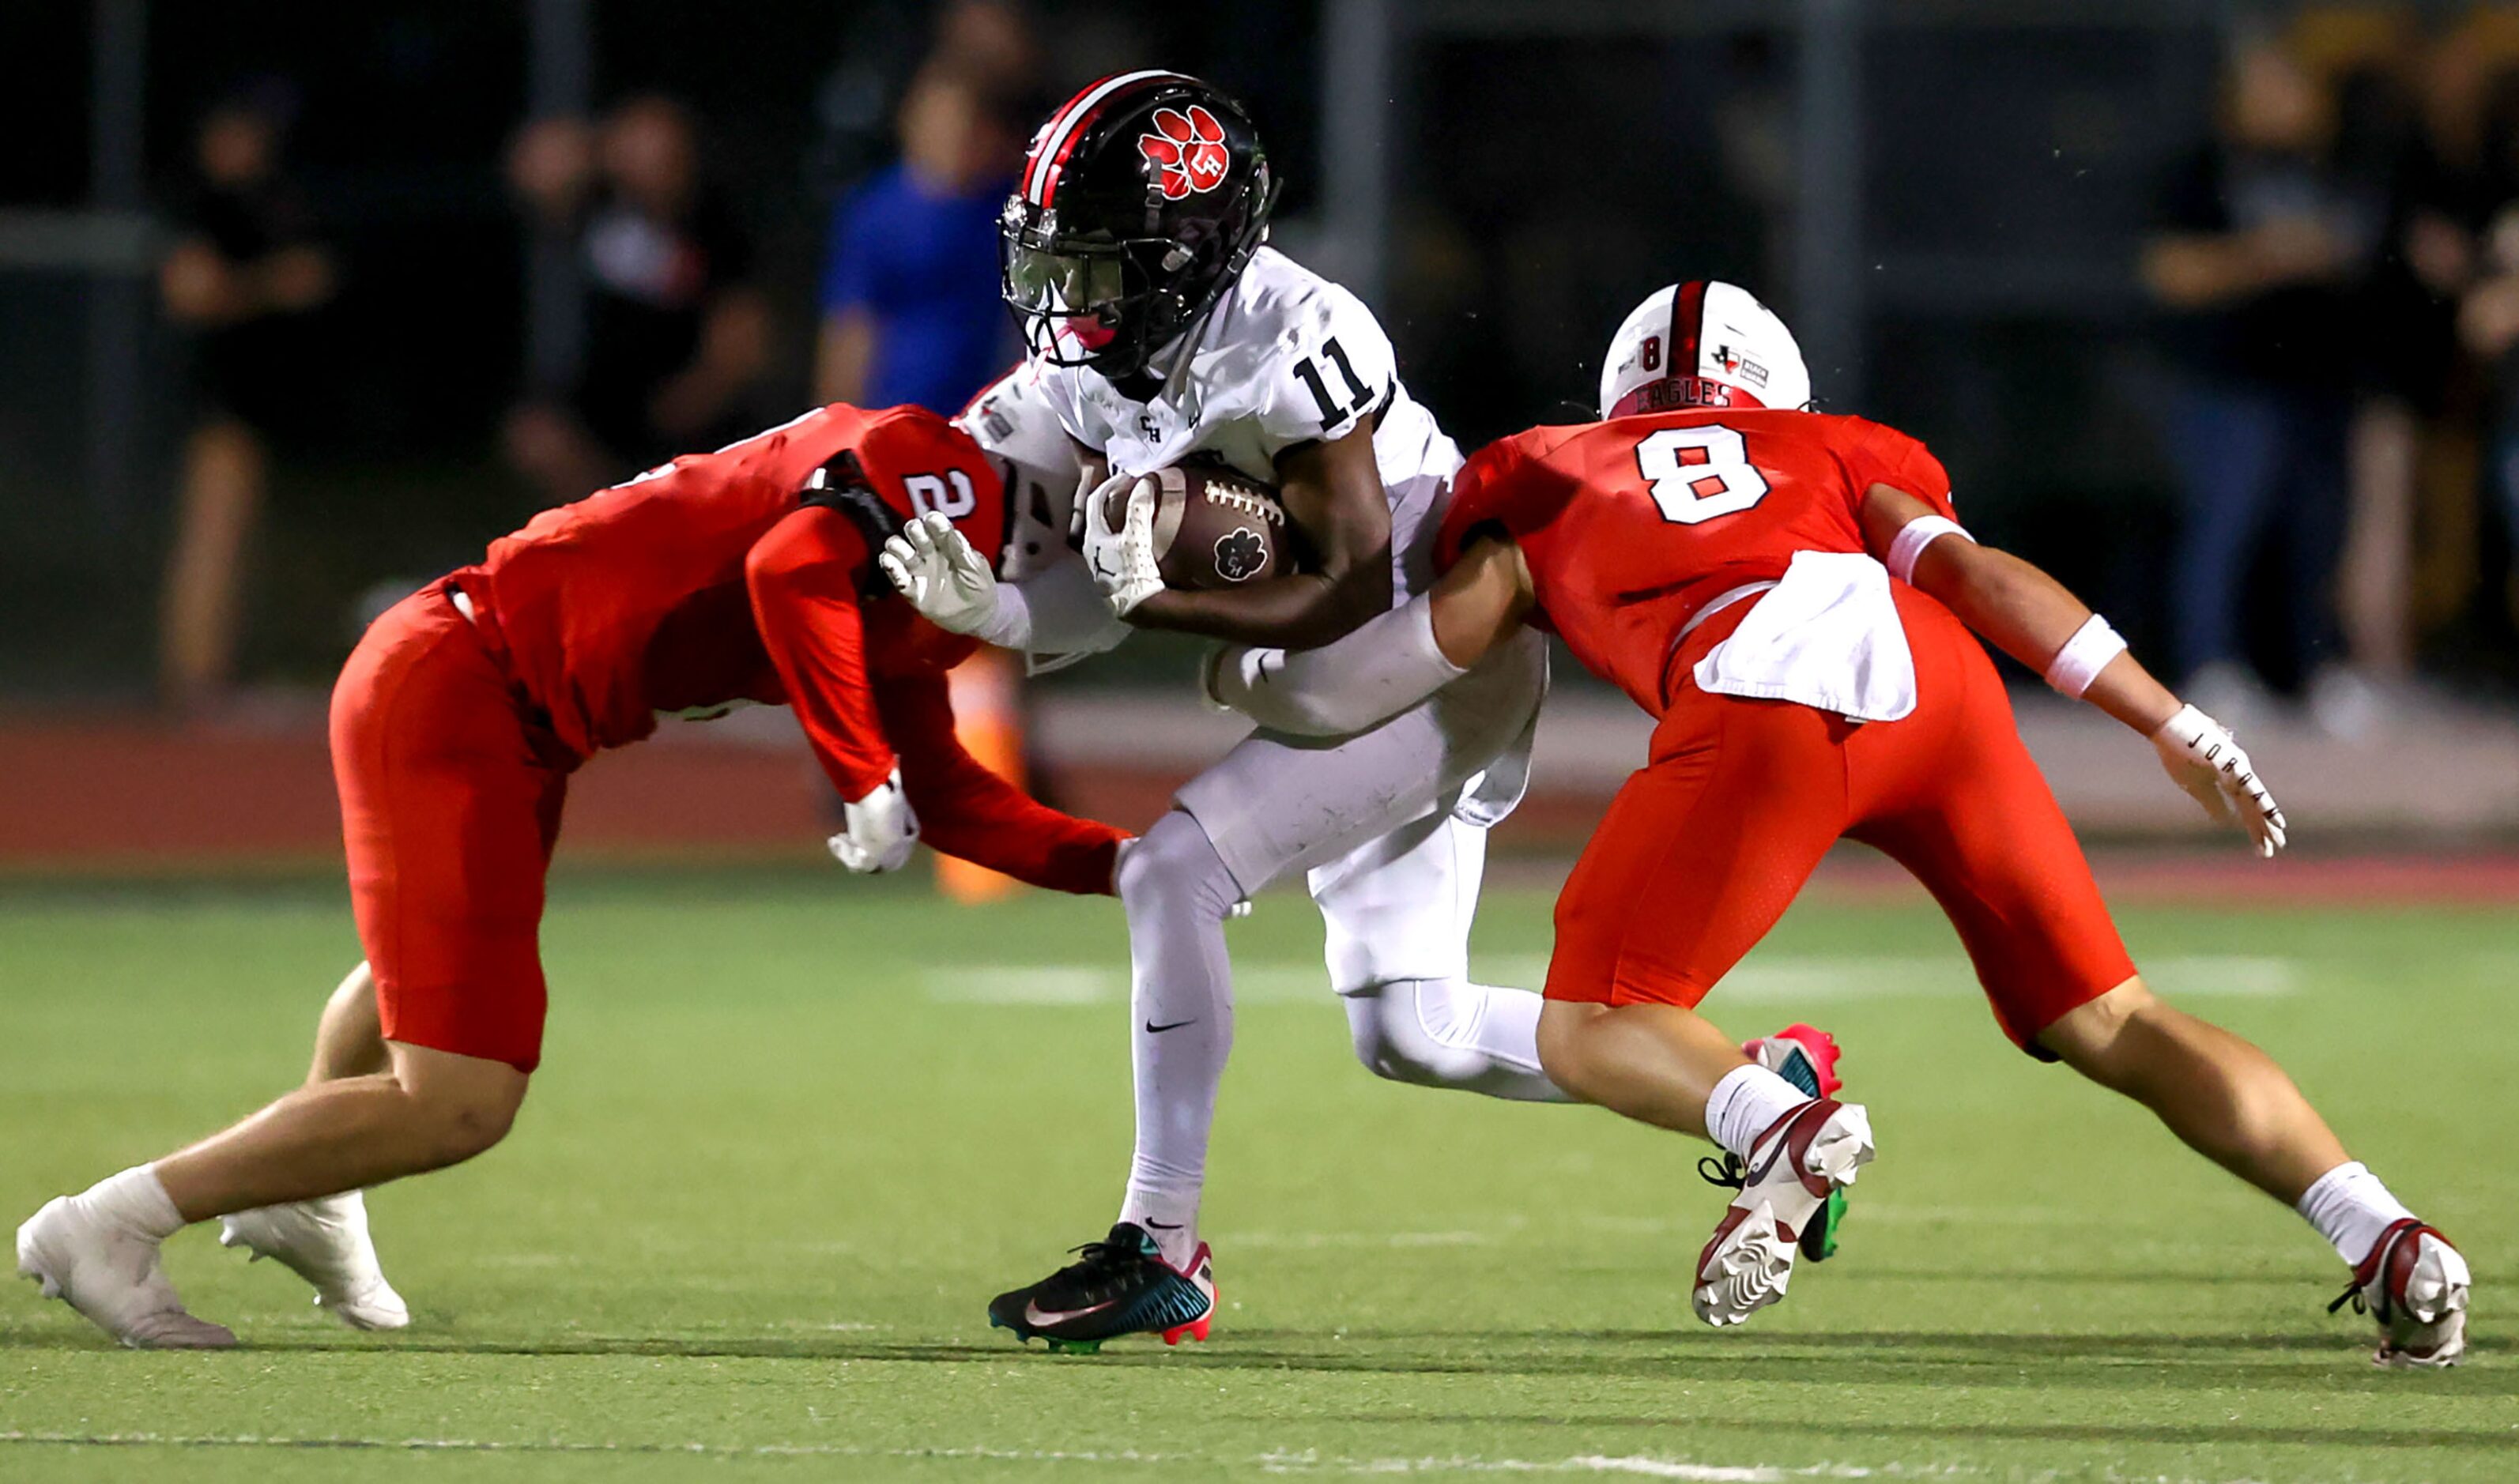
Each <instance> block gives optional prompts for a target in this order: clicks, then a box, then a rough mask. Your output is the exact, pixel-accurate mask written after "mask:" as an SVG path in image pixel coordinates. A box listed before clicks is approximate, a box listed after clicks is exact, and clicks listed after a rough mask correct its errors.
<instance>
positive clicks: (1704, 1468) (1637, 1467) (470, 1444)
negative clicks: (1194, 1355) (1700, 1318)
mask: <svg viewBox="0 0 2519 1484" xmlns="http://www.w3.org/2000/svg"><path fill="white" fill-rule="evenodd" d="M9 1443H20V1444H53V1445H57V1446H62V1447H75V1448H152V1447H155V1448H284V1449H304V1450H313V1451H321V1450H327V1449H338V1450H341V1451H344V1452H376V1453H515V1454H658V1455H685V1456H691V1457H700V1458H719V1459H740V1458H759V1459H780V1458H830V1459H901V1460H911V1459H940V1460H966V1461H969V1462H1007V1463H1146V1464H1167V1463H1169V1464H1178V1463H1195V1462H1207V1463H1214V1462H1227V1461H1223V1460H1212V1459H1205V1458H1202V1457H1200V1456H1199V1455H1195V1454H1180V1453H1142V1452H1139V1451H1137V1450H1136V1449H1124V1450H1120V1451H1117V1452H1092V1451H1077V1452H1068V1451H1064V1450H1059V1449H1031V1448H855V1447H850V1446H848V1445H845V1444H820V1443H763V1444H758V1445H753V1446H747V1447H729V1446H726V1445H723V1444H712V1443H647V1444H620V1443H567V1442H559V1441H550V1442H500V1441H495V1440H491V1439H478V1438H340V1437H331V1438H290V1437H265V1436H261V1435H258V1434H253V1433H241V1434H233V1435H221V1434H180V1433H154V1432H114V1433H71V1432H14V1431H13V1432H0V1444H9ZM1240 1462H1243V1463H1245V1464H1249V1465H1253V1466H1257V1467H1259V1468H1260V1469H1263V1470H1265V1471H1267V1472H1270V1473H1331V1474H1394V1473H1398V1474H1407V1473H1618V1474H1638V1475H1641V1476H1643V1477H1646V1478H1654V1479H1689V1480H1695V1481H1699V1484H1787V1481H1789V1480H1793V1479H1870V1478H1878V1477H1881V1476H1883V1475H1884V1474H1896V1475H1902V1476H1916V1475H1921V1474H1934V1475H1948V1474H1950V1473H1952V1472H1955V1471H1954V1470H1947V1469H1940V1468H1928V1469H1908V1468H1903V1467H1893V1468H1890V1469H1887V1470H1882V1469H1874V1468H1864V1467H1860V1466H1856V1465H1853V1464H1840V1463H1821V1464H1815V1465H1813V1466H1811V1467H1807V1468H1784V1467H1776V1466H1771V1465H1767V1464H1733V1463H1691V1462H1682V1461H1678V1460H1672V1459H1655V1458H1646V1457H1642V1456H1640V1455H1628V1456H1617V1457H1613V1456H1610V1455H1606V1454H1584V1455H1578V1456H1576V1457H1573V1458H1568V1459H1555V1460H1540V1459H1481V1458H1477V1457H1466V1458H1465V1457H1454V1458H1414V1459H1411V1458H1387V1459H1358V1458H1342V1457H1335V1456H1326V1455H1322V1454H1317V1453H1294V1452H1288V1451H1283V1450H1281V1451H1277V1452H1271V1453H1263V1454H1259V1455H1257V1456H1254V1457H1250V1458H1246V1459H1243V1460H1241V1461H1240Z"/></svg>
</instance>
